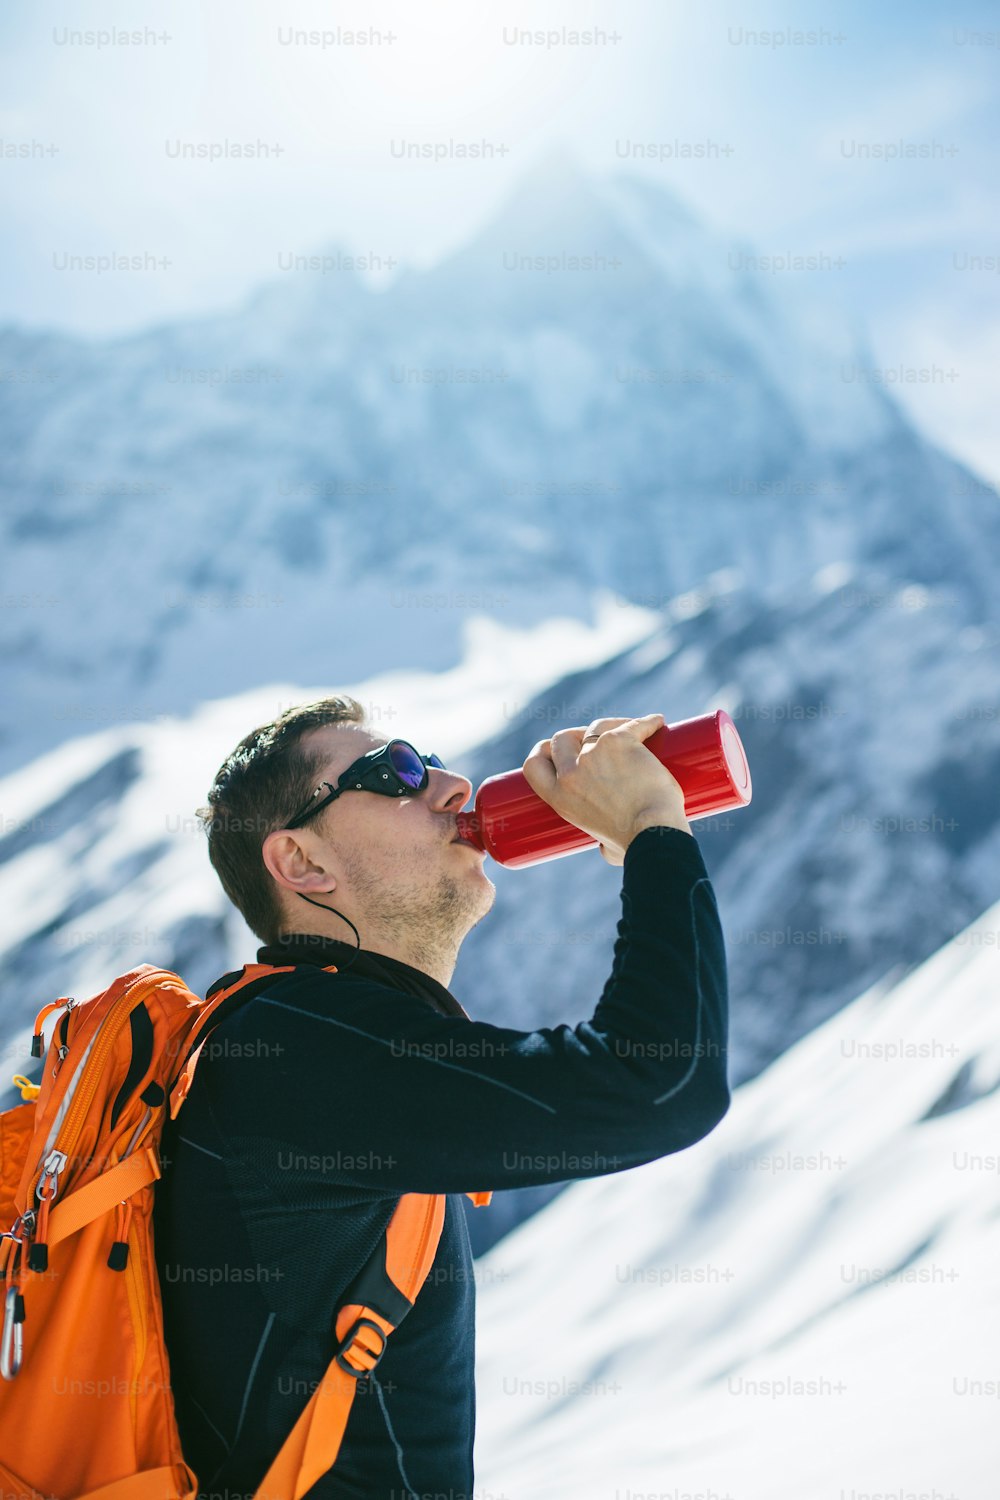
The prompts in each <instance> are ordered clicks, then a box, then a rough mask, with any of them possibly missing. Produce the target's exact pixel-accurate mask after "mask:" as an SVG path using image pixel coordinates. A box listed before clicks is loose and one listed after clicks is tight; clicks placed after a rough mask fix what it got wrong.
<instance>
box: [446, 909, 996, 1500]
mask: <svg viewBox="0 0 1000 1500" xmlns="http://www.w3.org/2000/svg"><path fill="white" fill-rule="evenodd" d="M998 947H1000V904H998V905H994V906H993V907H991V908H990V909H989V910H988V911H987V912H986V913H985V914H984V915H983V916H982V917H981V918H980V919H979V920H977V921H976V922H974V923H972V924H971V925H970V926H969V927H968V928H966V929H965V930H964V931H962V932H961V933H959V934H958V935H956V937H955V938H954V939H953V940H952V941H951V942H950V943H949V944H948V945H947V946H946V947H945V948H943V949H942V950H941V951H940V952H938V953H937V954H935V955H934V956H933V957H932V958H931V959H929V960H928V961H927V962H926V963H924V964H923V965H922V966H921V967H920V968H918V969H917V970H916V971H915V972H914V973H911V974H909V975H908V976H907V977H906V978H905V979H903V980H902V981H901V982H899V983H898V984H896V985H894V986H892V985H876V986H874V987H872V988H871V989H869V990H868V991H866V992H865V993H864V994H862V995H861V996H860V998H858V999H856V1000H855V1001H854V1002H852V1003H851V1004H849V1005H848V1006H846V1007H845V1008H844V1009H842V1010H841V1011H840V1013H839V1014H838V1015H837V1016H835V1017H833V1018H832V1019H830V1020H829V1021H827V1022H826V1023H825V1024H824V1025H823V1026H821V1027H819V1028H818V1029H817V1030H815V1031H814V1032H813V1033H812V1034H811V1035H810V1036H808V1037H806V1038H804V1039H803V1040H801V1041H800V1042H798V1043H797V1044H796V1046H794V1047H793V1048H792V1049H791V1050H790V1051H789V1052H788V1053H787V1054H786V1055H785V1056H784V1057H782V1058H781V1059H780V1060H779V1061H777V1062H776V1063H774V1064H773V1066H771V1067H770V1068H769V1069H767V1071H766V1072H764V1073H763V1074H761V1075H760V1076H759V1077H758V1078H756V1079H755V1080H754V1081H753V1082H752V1083H748V1084H745V1085H744V1086H743V1087H742V1088H740V1089H738V1090H737V1091H736V1093H735V1095H734V1097H733V1102H732V1105H731V1107H730V1110H729V1113H728V1115H727V1116H726V1118H725V1119H724V1120H723V1121H722V1122H721V1124H720V1125H719V1126H717V1127H716V1129H715V1130H714V1131H713V1132H712V1134H711V1135H710V1136H708V1137H706V1139H705V1140H703V1141H700V1142H699V1143H698V1144H697V1145H696V1146H694V1147H693V1148H692V1149H690V1150H689V1151H686V1152H683V1153H681V1154H679V1155H677V1156H670V1157H665V1158H663V1159H661V1160H660V1161H656V1162H652V1163H650V1164H648V1165H646V1166H643V1167H639V1168H637V1169H633V1170H631V1171H627V1172H623V1173H618V1174H614V1175H611V1176H608V1177H604V1178H599V1179H595V1180H593V1181H588V1182H579V1183H573V1184H570V1185H569V1186H568V1187H567V1188H566V1189H565V1190H564V1191H563V1193H562V1194H561V1195H560V1196H559V1198H558V1199H557V1200H556V1201H555V1202H554V1203H552V1204H549V1205H548V1207H546V1208H545V1209H544V1210H543V1211H542V1212H541V1213H540V1214H538V1215H536V1216H535V1218H534V1219H532V1220H531V1221H530V1222H528V1223H526V1224H523V1225H522V1226H521V1227H520V1228H519V1229H517V1230H516V1231H515V1232H514V1233H513V1234H511V1235H509V1236H508V1237H507V1238H506V1239H505V1240H504V1241H503V1243H502V1244H500V1245H497V1246H496V1247H495V1248H494V1249H493V1250H491V1251H490V1252H489V1253H488V1254H487V1255H486V1256H483V1257H481V1258H480V1260H479V1261H478V1262H477V1301H478V1318H477V1365H478V1369H477V1400H478V1411H477V1428H478V1431H477V1449H476V1461H477V1462H476V1480H477V1486H479V1487H481V1489H482V1493H483V1494H484V1495H490V1494H493V1495H517V1496H518V1497H520V1500H563V1497H565V1500H640V1497H647V1496H653V1495H656V1496H665V1497H669V1500H677V1497H682V1496H692V1497H693V1496H699V1497H701V1500H722V1497H725V1496H728V1497H730V1500H869V1497H874V1496H879V1497H881V1500H916V1497H922V1500H946V1497H950V1500H995V1496H996V1494H997V1464H998V1459H1000V1423H998V1421H997V1401H998V1397H1000V1361H998V1350H1000V1198H998V1189H1000V1175H998V1174H1000V985H998V960H997V951H998Z"/></svg>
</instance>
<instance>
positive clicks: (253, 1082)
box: [199, 826, 730, 1202]
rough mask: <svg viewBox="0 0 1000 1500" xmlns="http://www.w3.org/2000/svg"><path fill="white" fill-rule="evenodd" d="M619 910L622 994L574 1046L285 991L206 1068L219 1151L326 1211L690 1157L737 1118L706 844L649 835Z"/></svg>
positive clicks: (412, 1007)
mask: <svg viewBox="0 0 1000 1500" xmlns="http://www.w3.org/2000/svg"><path fill="white" fill-rule="evenodd" d="M621 906H622V912H621V918H620V920H619V922H618V927H617V938H616V941H615V946H614V959H613V965H612V970H611V974H610V976H609V977H608V979H607V982H606V983H605V985H604V989H603V991H602V993H601V996H600V998H599V1000H598V1001H597V1004H596V1007H595V1009H594V1011H593V1014H592V1016H591V1017H590V1019H589V1020H585V1021H581V1022H579V1024H577V1025H575V1026H570V1025H568V1024H563V1025H558V1026H540V1027H538V1028H537V1029H536V1030H534V1031H518V1030H513V1029H511V1028H508V1027H504V1026H495V1025H492V1024H490V1023H489V1022H486V1021H475V1020H471V1021H470V1020H466V1019H465V1018H464V1017H461V1016H443V1015H440V1014H438V1013H437V1012H435V1011H433V1010H432V1009H431V1008H430V1007H429V1006H427V1005H425V1004H423V1003H422V1002H421V1001H419V1000H418V999H416V998H414V997H413V996H408V995H405V994H403V993H402V992H400V991H396V990H391V989H389V988H388V987H386V986H382V985H379V984H377V983H371V982H368V981H362V980H360V979H358V980H355V981H352V982H350V983H347V982H344V983H343V984H339V983H338V976H336V975H328V974H325V973H322V972H316V973H315V974H313V973H308V972H306V971H305V970H303V971H301V972H298V973H296V974H295V975H290V976H287V977H283V978H282V979H281V980H280V982H276V983H275V986H274V988H273V990H270V991H267V992H265V993H263V994H259V995H258V996H257V997H256V998H254V999H253V1000H251V1001H249V1002H248V1003H247V1005H246V1006H245V1007H243V1008H242V1009H241V1010H238V1011H237V1012H236V1013H235V1015H233V1016H232V1017H229V1018H227V1020H226V1021H225V1022H224V1023H222V1024H221V1025H220V1027H219V1028H218V1033H219V1034H221V1033H225V1037H224V1040H223V1041H222V1045H221V1046H220V1047H218V1048H216V1049H213V1050H214V1051H215V1053H217V1055H212V1056H209V1057H208V1058H203V1059H202V1060H201V1062H200V1063H199V1074H201V1072H202V1070H203V1069H204V1070H205V1071H206V1072H207V1073H208V1078H207V1079H202V1078H200V1079H199V1082H201V1083H202V1084H203V1086H205V1085H207V1088H208V1091H209V1098H210V1103H211V1109H212V1114H213V1115H214V1117H215V1120H216V1123H217V1125H218V1128H219V1130H220V1132H221V1134H222V1136H223V1137H224V1139H225V1141H226V1145H227V1149H228V1150H229V1151H232V1152H233V1153H235V1154H237V1155H239V1156H240V1157H241V1158H242V1160H243V1165H244V1167H246V1166H247V1165H256V1167H257V1168H258V1169H259V1171H260V1173H261V1179H262V1180H267V1181H270V1182H275V1181H276V1180H278V1181H280V1182H281V1183H282V1185H283V1189H282V1191H283V1196H288V1197H289V1198H294V1196H295V1193H296V1191H301V1193H302V1194H303V1195H304V1196H306V1197H308V1198H309V1200H310V1201H312V1202H316V1201H317V1194H320V1195H321V1191H322V1187H323V1185H324V1184H336V1185H337V1186H343V1185H350V1186H355V1187H358V1188H363V1189H370V1190H375V1191H378V1192H385V1193H399V1192H420V1193H449V1192H454V1193H466V1192H477V1191H481V1190H484V1189H488V1188H489V1189H494V1190H503V1189H506V1188H520V1187H533V1186H537V1185H538V1184H540V1183H553V1182H564V1181H570V1180H573V1179H577V1178H584V1177H600V1176H604V1175H607V1174H608V1173H612V1172H620V1171H624V1170H627V1169H628V1168H631V1167H635V1166H639V1165H641V1164H642V1163H644V1162H648V1161H653V1160H655V1159H656V1158H658V1157H661V1156H666V1155H668V1154H670V1153H671V1152H676V1151H682V1150H684V1149H685V1148H686V1147H688V1146H691V1145H693V1144H694V1143H695V1142H697V1141H699V1140H700V1139H702V1137H704V1136H706V1135H707V1134H708V1133H709V1132H710V1131H711V1130H712V1129H713V1128H714V1127H715V1125H716V1124H717V1123H718V1122H719V1120H721V1119H722V1117H723V1116H724V1115H725V1113H726V1111H727V1109H728V1108H729V1102H730V1096H729V1088H728V1080H727V1071H726V1048H727V1028H728V993H727V976H726V959H725V949H724V943H723V936H722V928H721V923H720V920H719V913H718V908H717V905H716V900H715V895H714V892H713V889H712V885H711V882H710V880H709V877H708V873H707V871H706V869H705V864H704V861H703V859H702V854H701V850H700V848H699V846H698V842H697V840H696V839H695V837H694V836H693V835H692V834H689V833H686V832H684V830H682V829H677V828H670V827H665V826H663V827H660V826H657V827H651V828H646V829H644V830H643V831H642V832H641V833H639V834H638V835H637V836H636V837H635V838H634V839H633V840H632V842H631V843H630V844H629V846H628V848H627V850H626V853H625V860H624V865H623V867H622V889H621ZM220 1039H221V1038H220ZM206 1052H208V1049H207V1048H206Z"/></svg>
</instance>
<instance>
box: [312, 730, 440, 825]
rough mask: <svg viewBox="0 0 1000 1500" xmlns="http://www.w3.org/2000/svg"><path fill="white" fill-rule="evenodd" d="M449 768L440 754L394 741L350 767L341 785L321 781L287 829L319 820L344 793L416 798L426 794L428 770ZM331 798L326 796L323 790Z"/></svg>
mask: <svg viewBox="0 0 1000 1500" xmlns="http://www.w3.org/2000/svg"><path fill="white" fill-rule="evenodd" d="M428 766H434V767H436V768H437V769H438V770H440V771H443V770H444V769H445V764H444V761H443V760H441V759H440V758H439V757H438V756H437V755H421V754H420V752H419V751H418V750H415V749H414V748H413V746H412V745H411V744H409V742H408V741H407V740H390V741H389V743H388V744H387V745H382V746H381V747H380V748H379V749H376V750H368V751H366V752H365V754H364V755H362V756H361V757H360V758H359V759H358V760H356V761H355V762H354V764H353V765H350V766H348V768H347V770H346V771H345V772H344V773H343V775H342V776H338V778H337V785H336V786H334V784H333V782H332V781H324V782H321V783H320V785H319V786H318V787H317V788H316V790H315V791H314V792H313V794H312V800H311V801H310V802H309V804H308V806H307V807H304V808H303V809H302V811H301V812H298V813H296V814H295V817H294V818H292V819H290V820H289V822H287V823H286V824H285V827H286V828H301V826H302V824H303V823H304V822H305V821H306V819H307V818H312V817H315V815H316V813H318V812H320V811H321V809H322V808H324V807H327V806H328V805H329V804H330V803H331V802H333V801H334V800H335V799H336V798H337V797H340V796H341V795H342V794H343V793H344V792H379V793H380V794H381V795H382V796H383V797H412V796H413V794H414V792H422V791H423V789H424V787H425V786H426V785H427V782H428V780H429V779H430V778H429V777H428V775H427V767H428ZM324 787H326V788H327V795H326V796H325V797H324V796H323V788H324Z"/></svg>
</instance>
